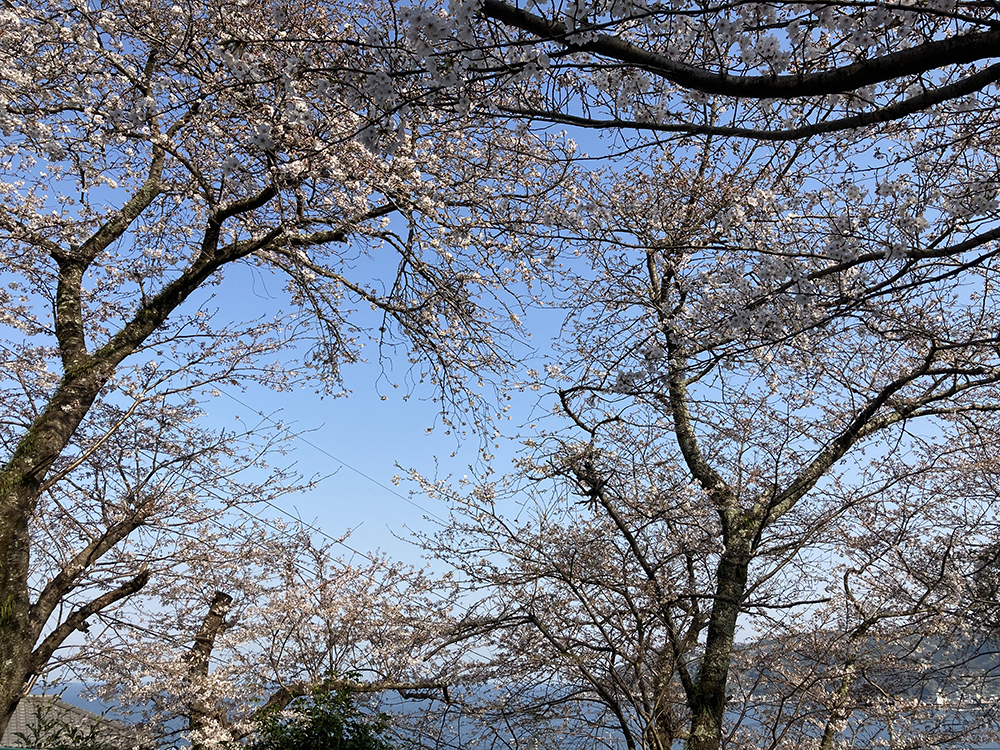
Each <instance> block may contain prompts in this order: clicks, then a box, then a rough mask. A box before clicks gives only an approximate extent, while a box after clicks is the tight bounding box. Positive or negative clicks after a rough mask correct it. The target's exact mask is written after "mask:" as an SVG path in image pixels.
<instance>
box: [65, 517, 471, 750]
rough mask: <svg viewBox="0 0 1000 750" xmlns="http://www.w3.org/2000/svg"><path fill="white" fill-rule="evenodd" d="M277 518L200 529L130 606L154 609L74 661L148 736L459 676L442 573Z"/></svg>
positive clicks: (208, 734) (224, 730)
mask: <svg viewBox="0 0 1000 750" xmlns="http://www.w3.org/2000/svg"><path fill="white" fill-rule="evenodd" d="M268 525H270V526H271V527H272V528H270V529H268V528H267V527H266V526H264V525H263V524H261V523H260V522H258V521H256V520H254V519H249V520H245V521H244V523H236V522H232V523H229V524H227V525H226V526H225V527H224V528H219V527H216V528H215V530H206V531H204V532H202V533H199V534H197V535H191V537H190V538H189V539H188V540H187V542H186V543H187V544H188V545H189V546H190V547H191V548H190V549H188V550H186V551H185V556H184V559H185V560H189V561H190V563H189V564H187V565H185V566H183V567H181V568H178V569H175V570H172V571H170V572H169V573H166V574H161V575H158V576H157V577H156V579H155V580H153V581H151V582H150V584H149V587H148V588H147V590H146V591H144V596H143V597H141V598H140V599H136V600H133V601H132V602H131V603H130V605H129V606H128V608H139V609H143V610H145V611H140V612H132V613H128V614H125V615H122V616H120V618H119V619H121V620H122V622H120V623H119V624H118V625H117V626H115V627H107V628H105V629H104V630H103V631H102V632H101V633H95V634H93V636H92V638H91V639H90V640H89V643H88V649H89V650H90V651H92V652H93V653H94V654H95V656H94V658H91V659H87V660H76V662H75V664H76V665H77V669H78V670H79V675H80V677H81V678H82V679H84V680H85V681H86V682H87V683H88V684H90V685H92V686H93V687H92V689H93V690H94V691H95V692H97V693H98V694H99V695H100V696H102V697H104V698H105V699H107V700H109V701H114V702H115V703H116V705H117V706H118V709H117V710H118V711H119V712H120V713H127V714H130V715H132V716H133V718H134V719H137V725H138V726H139V727H140V729H141V731H142V732H143V733H144V734H145V735H146V736H147V737H148V738H149V739H150V741H153V742H155V744H157V745H162V744H163V743H164V742H171V741H173V740H176V739H177V735H178V734H181V733H182V734H183V736H184V738H185V739H187V740H190V741H191V742H192V743H193V744H194V745H195V746H197V747H202V748H225V747H233V746H234V743H237V742H239V741H241V740H244V739H251V740H252V739H253V738H254V736H255V733H256V732H257V730H258V728H259V727H260V725H261V722H262V720H264V718H265V717H274V716H275V715H277V714H278V713H280V712H281V711H282V710H284V709H286V707H289V706H290V705H291V704H293V702H295V701H297V700H298V699H302V698H307V697H308V696H310V695H312V694H313V693H314V692H316V691H334V692H347V693H350V694H353V695H355V696H357V697H359V698H371V699H373V700H378V699H379V698H381V697H382V696H383V694H385V693H387V692H389V691H394V692H396V693H398V694H401V695H403V696H405V697H406V698H408V699H415V698H420V699H429V700H444V699H445V698H446V697H447V695H448V689H449V686H451V685H455V684H458V683H459V682H460V681H461V680H462V679H463V677H462V672H463V666H464V664H465V657H464V655H463V651H462V650H461V649H456V648H455V647H452V646H449V645H448V644H447V643H445V642H444V641H443V640H442V638H441V636H440V634H441V633H442V632H443V631H444V630H445V628H446V625H447V623H448V622H449V620H450V619H451V617H452V615H451V610H452V608H453V607H454V606H455V604H456V601H455V596H454V589H453V587H452V586H451V585H450V584H449V582H448V580H447V579H442V578H439V577H433V576H430V575H428V574H427V572H426V571H419V570H414V569H411V568H408V567H405V566H402V565H399V564H397V563H392V562H390V561H388V560H387V559H385V558H384V557H381V556H379V557H370V558H368V559H363V560H359V561H355V562H348V561H346V560H344V559H343V558H341V557H337V556H336V555H335V554H334V550H335V548H336V547H337V546H338V545H340V544H342V543H343V540H335V541H333V542H328V543H326V544H323V545H319V544H316V543H315V542H314V541H313V540H312V538H311V536H310V534H309V533H308V531H307V530H305V529H303V528H297V527H295V526H288V527H285V528H282V529H275V528H273V526H274V525H273V524H268ZM276 531H277V532H278V533H276ZM264 532H267V533H264ZM220 552H224V553H226V554H225V555H224V556H220ZM220 558H221V559H222V560H223V561H224V562H219V560H220ZM136 643H142V644H143V648H142V649H137V648H136V647H135V645H136ZM265 723H266V722H265ZM403 729H404V728H403V727H398V728H396V730H397V731H403Z"/></svg>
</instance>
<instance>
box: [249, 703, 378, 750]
mask: <svg viewBox="0 0 1000 750" xmlns="http://www.w3.org/2000/svg"><path fill="white" fill-rule="evenodd" d="M386 729H387V721H386V716H385V715H384V714H375V715H370V714H365V713H363V712H362V711H361V710H360V709H359V708H358V707H357V705H356V704H355V703H354V698H353V696H352V695H351V694H350V692H349V691H347V690H323V689H319V690H316V691H315V692H313V693H312V695H309V696H304V697H302V698H300V699H298V700H297V701H295V702H294V703H292V704H290V705H289V707H288V708H286V709H285V710H282V711H274V712H270V713H266V714H265V715H264V716H263V717H262V718H261V719H260V727H259V729H258V731H257V734H256V739H255V741H254V742H253V744H252V745H251V748H252V750H297V748H312V750H392V745H391V743H390V742H389V741H388V740H387V739H386V737H385V732H386Z"/></svg>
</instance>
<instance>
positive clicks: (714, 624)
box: [684, 540, 750, 750]
mask: <svg viewBox="0 0 1000 750" xmlns="http://www.w3.org/2000/svg"><path fill="white" fill-rule="evenodd" d="M730 542H731V546H730V547H729V549H727V551H726V552H725V553H724V554H723V555H722V559H721V560H720V561H719V568H718V574H717V575H718V580H717V582H716V592H715V602H714V604H713V606H712V615H711V618H710V619H709V623H708V635H707V638H706V641H705V654H704V656H703V658H702V663H701V669H700V670H699V672H698V680H697V684H696V686H695V690H694V695H693V696H692V699H691V700H690V701H689V702H690V708H691V733H690V735H689V736H688V739H687V742H686V743H685V746H684V747H685V750H718V748H719V746H720V744H721V742H722V721H723V718H724V716H725V712H726V681H727V679H728V677H729V666H730V663H731V661H732V656H733V642H734V641H735V638H736V625H737V620H738V619H739V614H740V605H741V604H742V602H743V595H744V594H745V592H746V586H747V573H748V570H749V567H750V554H749V551H748V550H747V549H746V546H747V545H746V543H745V542H736V543H734V542H733V541H732V540H730Z"/></svg>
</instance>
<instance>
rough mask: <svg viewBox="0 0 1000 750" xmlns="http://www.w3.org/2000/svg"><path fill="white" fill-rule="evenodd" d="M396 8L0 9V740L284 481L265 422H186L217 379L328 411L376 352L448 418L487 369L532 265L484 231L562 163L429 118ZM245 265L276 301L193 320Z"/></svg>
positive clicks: (557, 148)
mask: <svg viewBox="0 0 1000 750" xmlns="http://www.w3.org/2000/svg"><path fill="white" fill-rule="evenodd" d="M394 12H395V11H394V9H393V7H392V5H391V4H386V5H384V6H369V7H360V6H355V5H344V6H336V5H322V6H314V5H313V4H310V3H300V4H281V5H276V6H274V7H271V6H269V5H266V4H261V3H245V4H236V5H234V4H230V3H214V2H209V3H196V4H190V5H183V4H173V3H161V2H156V1H154V2H146V1H145V0H143V1H141V2H131V0H128V1H126V2H107V3H105V2H98V3H91V4H87V3H63V2H48V1H47V0H41V1H40V2H27V3H17V4H13V3H7V4H5V5H4V6H3V7H2V8H0V59H2V60H3V63H0V70H2V73H0V100H2V103H0V131H2V134H3V135H2V142H0V193H2V197H0V201H2V202H0V260H2V266H3V270H2V276H3V291H2V292H0V303H2V313H0V322H2V324H3V326H4V329H5V334H4V342H5V343H4V346H3V360H4V361H3V364H4V367H3V376H2V377H3V384H2V387H3V392H4V404H5V407H6V408H5V413H4V418H3V421H2V427H0V430H2V440H3V445H4V452H5V457H4V464H3V468H2V472H0V728H2V726H3V725H4V724H5V723H6V721H7V717H9V716H10V713H11V711H12V710H13V708H14V706H15V705H16V703H17V701H18V699H19V697H20V696H21V695H22V693H23V692H24V691H25V689H26V688H27V686H28V685H29V684H30V683H31V681H32V680H33V679H34V678H35V677H36V676H37V675H39V674H40V673H41V672H42V671H43V670H44V669H45V668H46V665H47V664H49V663H50V662H51V660H52V659H53V656H54V655H55V654H56V652H57V651H58V650H59V649H60V648H62V647H64V646H68V645H69V643H71V641H69V640H67V639H68V638H69V636H70V635H71V634H72V633H74V632H75V631H77V630H79V629H84V628H85V627H87V623H88V621H91V620H93V619H95V618H97V619H100V618H102V617H105V616H107V617H108V618H110V617H111V615H112V613H111V610H113V609H114V608H115V607H117V606H120V605H121V604H122V603H123V602H125V601H127V600H128V599H130V598H132V597H134V596H135V595H136V594H137V593H138V592H140V591H143V590H150V591H151V590H153V589H152V588H150V587H154V588H155V585H156V580H157V578H158V577H159V576H161V575H162V574H163V571H164V570H165V569H169V568H171V567H172V566H178V565H179V566H181V567H183V566H185V565H191V564H195V563H193V562H191V561H186V560H185V558H183V557H181V555H183V554H186V552H185V544H184V542H183V534H184V533H185V531H184V530H185V529H186V528H202V527H204V529H205V530H204V533H206V534H207V533H209V531H208V530H207V529H209V528H211V523H212V522H213V518H214V519H216V521H220V522H221V519H224V518H225V517H226V515H227V513H230V512H232V513H235V512H236V508H237V507H238V506H241V505H245V504H247V503H253V502H260V501H263V500H267V499H269V498H271V497H274V496H276V494H277V493H280V492H282V491H285V490H287V489H290V488H292V487H294V486H296V484H297V480H296V479H295V478H294V477H291V476H287V475H284V474H282V473H281V472H276V473H275V474H273V475H272V476H271V477H270V478H269V479H263V480H261V479H259V476H260V473H259V469H260V467H261V466H263V457H264V456H266V455H267V454H268V453H269V452H270V451H271V449H272V448H273V447H274V446H275V444H276V441H277V439H278V436H279V435H280V434H281V431H280V430H278V429H272V430H270V432H269V431H268V430H266V429H265V430H263V431H257V432H256V433H255V432H254V431H252V430H251V431H247V433H245V434H232V433H229V432H225V433H221V432H218V431H216V432H212V431H211V430H208V429H207V428H205V427H202V426H199V424H198V422H197V418H198V417H199V416H200V414H201V413H202V412H203V411H204V410H205V408H206V407H205V406H204V400H205V399H206V398H210V397H211V394H212V391H213V388H214V387H215V386H216V385H217V384H235V385H240V384H249V383H254V382H256V383H262V384H265V385H266V386H267V387H268V388H270V389H281V388H284V387H286V386H288V385H290V384H291V383H294V382H298V381H301V379H302V378H303V377H307V376H315V377H316V378H317V381H316V382H318V383H319V385H320V386H321V387H323V388H326V389H327V390H329V391H331V392H334V393H337V392H339V390H340V385H339V368H340V366H341V364H343V363H350V362H353V361H356V360H357V359H358V358H359V357H360V356H361V348H362V347H363V346H364V344H365V343H366V341H369V340H370V341H371V342H373V343H374V344H375V345H376V348H377V351H378V356H379V357H382V358H383V361H384V362H388V358H389V357H390V356H391V355H392V354H393V352H394V347H396V346H401V347H402V351H403V352H405V353H403V354H401V357H402V359H403V360H404V361H408V362H410V363H417V362H421V363H422V365H421V369H420V370H418V373H422V374H420V375H418V376H417V377H422V378H425V379H426V380H427V381H429V383H430V384H432V385H433V387H435V388H436V389H438V393H439V397H440V398H442V399H444V400H446V401H450V402H451V403H452V404H453V405H454V404H458V403H460V402H461V403H469V402H473V403H475V402H476V401H477V399H478V398H479V394H480V393H481V392H482V391H481V390H480V389H479V387H478V384H479V378H488V377H489V376H490V374H491V373H494V372H496V371H497V370H498V369H500V368H502V367H503V363H504V361H505V353H506V351H507V349H508V348H509V347H508V345H507V344H506V343H505V342H509V341H512V340H514V339H515V338H516V336H517V335H518V326H519V322H518V318H517V310H518V309H519V307H518V306H519V301H518V294H519V293H520V292H525V290H526V287H525V286H524V285H523V279H524V278H531V277H533V275H534V272H533V269H534V268H535V267H536V265H539V266H540V265H541V263H542V261H541V260H540V259H539V260H536V258H540V257H541V256H542V253H539V252H535V251H534V250H533V247H532V246H533V243H534V239H533V238H532V237H531V236H526V237H525V238H521V239H518V238H516V237H515V236H514V235H513V234H511V232H509V231H508V229H510V225H508V224H504V223H502V222H501V221H499V219H500V218H502V212H503V211H505V210H506V206H509V205H516V204H518V203H521V202H531V201H532V200H533V196H534V195H537V194H538V192H539V191H541V192H544V190H545V188H546V185H548V184H554V183H556V182H558V181H559V180H561V179H563V178H564V177H565V175H566V165H565V161H566V154H567V148H569V147H568V145H567V144H564V143H563V142H561V141H560V140H559V139H557V138H550V137H548V136H546V135H545V134H542V135H540V136H538V137H535V136H533V135H532V134H531V133H530V132H526V131H523V130H521V129H517V128H516V127H515V126H512V127H510V128H503V127H496V126H495V125H491V126H490V127H489V130H488V132H487V133H484V131H483V130H482V129H481V128H476V127H475V126H474V123H473V122H472V121H471V120H470V119H469V118H468V117H464V116H462V115H460V114H455V113H454V112H453V111H450V110H449V112H448V113H447V114H441V113H436V112H437V111H436V110H434V109H433V108H431V106H430V104H431V103H432V102H429V101H426V100H425V99H422V98H421V96H422V94H421V91H422V89H417V90H416V93H413V92H411V91H410V90H409V89H407V86H408V85H409V84H407V79H406V77H405V76H395V73H396V72H399V71H401V70H402V71H405V70H406V69H407V66H409V65H410V62H409V61H410V60H411V57H412V55H411V54H410V53H409V52H407V51H406V50H405V48H404V47H403V46H402V45H401V44H399V43H397V41H398V40H397V36H398V35H397V28H398V26H397V23H396V21H397V19H396V17H395V16H394ZM441 96H443V94H442V95H441ZM441 111H442V112H443V111H444V110H441ZM480 207H483V208H482V210H480ZM494 211H496V212H497V213H496V215H491V212H494ZM240 267H243V268H245V269H247V272H248V273H254V274H259V275H260V277H262V278H265V279H268V280H270V279H271V278H281V279H284V282H282V283H287V288H286V297H287V302H288V304H287V305H286V306H285V308H284V309H279V308H278V307H275V308H274V309H265V310H262V311H260V312H259V313H250V314H245V313H242V312H239V311H237V310H232V309H228V307H227V305H228V304H229V303H225V304H223V302H221V301H220V302H212V301H211V298H210V295H211V294H212V293H213V291H214V289H215V288H216V287H217V286H221V285H224V284H226V283H227V282H228V281H230V280H231V278H232V275H233V271H234V269H238V268H240ZM220 299H222V298H220ZM230 299H232V297H230ZM217 305H222V307H223V309H221V310H220V309H218V308H217V307H216V306H217ZM245 318H250V320H246V319H245ZM290 347H295V348H290ZM303 353H305V354H304V355H303ZM387 368H388V365H387ZM469 373H476V379H475V380H473V381H472V382H471V383H467V382H466V380H465V378H466V376H467V375H468V374H469ZM387 377H390V378H395V379H397V380H398V379H399V378H398V377H396V376H391V374H389V373H388V369H387ZM480 414H481V415H482V414H483V412H480ZM251 467H253V469H254V472H253V473H252V474H250V475H245V476H246V477H250V478H242V479H241V478H240V476H239V473H240V470H241V469H247V468H251ZM252 477H258V479H253V478H252ZM199 564H201V563H199ZM206 564H207V563H206ZM225 588H226V587H225V586H222V585H221V584H220V589H221V590H225ZM200 604H201V605H205V602H200ZM108 621H110V620H108Z"/></svg>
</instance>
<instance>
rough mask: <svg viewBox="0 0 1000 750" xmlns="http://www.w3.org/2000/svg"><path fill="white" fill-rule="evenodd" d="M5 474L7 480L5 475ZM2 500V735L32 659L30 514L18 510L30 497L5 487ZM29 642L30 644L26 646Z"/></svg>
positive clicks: (0, 725) (0, 676)
mask: <svg viewBox="0 0 1000 750" xmlns="http://www.w3.org/2000/svg"><path fill="white" fill-rule="evenodd" d="M0 476H3V478H4V479H6V476H5V475H0ZM3 489H4V490H5V491H4V492H3V500H2V503H0V509H2V512H0V734H2V733H3V731H4V730H5V729H6V728H7V723H8V722H9V721H10V717H11V714H13V713H14V709H16V708H17V703H18V701H19V700H20V699H21V694H22V693H23V691H24V687H25V680H26V678H27V675H28V669H29V664H30V662H31V648H32V643H31V640H32V639H31V636H30V625H29V621H28V614H29V608H30V605H31V602H30V600H29V596H28V563H29V560H30V557H29V552H30V550H29V547H28V544H29V540H28V534H27V525H28V524H27V517H26V516H25V515H24V514H23V513H19V512H17V510H16V509H17V508H21V507H24V506H25V505H26V504H27V503H28V502H29V501H30V500H29V498H26V497H25V496H24V495H25V493H24V492H23V489H22V490H21V491H19V489H20V488H17V487H16V486H15V487H13V488H10V489H8V488H7V487H4V488H3ZM25 644H27V647H25Z"/></svg>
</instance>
